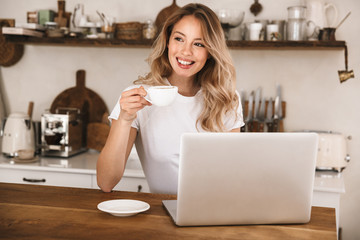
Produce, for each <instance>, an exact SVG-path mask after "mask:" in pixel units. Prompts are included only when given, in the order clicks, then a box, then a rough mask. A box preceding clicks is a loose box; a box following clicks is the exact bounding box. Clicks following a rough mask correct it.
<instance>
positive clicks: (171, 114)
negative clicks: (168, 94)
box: [109, 85, 244, 194]
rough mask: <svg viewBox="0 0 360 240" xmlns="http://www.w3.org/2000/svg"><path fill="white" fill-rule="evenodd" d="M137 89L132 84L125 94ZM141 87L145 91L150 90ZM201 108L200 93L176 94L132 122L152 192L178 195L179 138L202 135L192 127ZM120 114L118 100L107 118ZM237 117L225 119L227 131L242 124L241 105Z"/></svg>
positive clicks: (145, 86) (148, 108) (147, 108)
mask: <svg viewBox="0 0 360 240" xmlns="http://www.w3.org/2000/svg"><path fill="white" fill-rule="evenodd" d="M139 86H140V85H133V86H131V87H128V88H127V89H125V90H124V91H126V90H129V89H131V88H134V87H139ZM142 86H143V87H144V88H145V90H146V89H147V88H148V87H149V86H147V85H142ZM237 95H238V96H239V94H238V93H237ZM239 103H240V101H239ZM202 105H203V103H202V91H201V90H200V91H198V93H197V94H196V95H195V96H193V97H185V96H182V95H180V94H177V96H176V99H175V100H174V102H173V103H172V104H171V105H170V106H165V107H158V106H155V105H152V106H146V107H145V108H143V109H142V110H140V111H139V112H137V118H136V119H135V120H134V121H133V123H132V127H134V128H136V129H137V131H138V135H137V138H136V140H135V145H136V150H137V152H138V155H139V158H140V161H141V165H142V168H143V170H144V174H145V176H146V179H147V182H148V184H149V187H150V191H151V192H152V193H165V194H176V193H177V185H178V168H179V152H180V137H181V135H182V133H185V132H204V130H203V129H202V128H201V126H200V125H199V124H198V129H197V128H196V126H195V125H196V120H197V118H198V116H199V115H200V113H201V109H202ZM119 114H120V103H119V101H117V103H116V105H115V107H114V109H113V111H112V112H111V114H110V116H109V119H118V117H119ZM237 114H238V118H237V119H235V116H232V117H229V118H227V119H226V120H225V122H224V123H225V128H226V130H227V131H230V130H232V129H234V128H240V127H241V126H243V125H244V122H243V114H242V107H241V104H239V108H238V109H237ZM235 120H236V121H235Z"/></svg>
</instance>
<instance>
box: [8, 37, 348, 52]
mask: <svg viewBox="0 0 360 240" xmlns="http://www.w3.org/2000/svg"><path fill="white" fill-rule="evenodd" d="M5 37H6V40H7V41H9V42H12V43H18V44H32V45H53V46H76V47H81V46H85V47H136V48H150V47H151V45H152V43H153V41H152V40H139V41H135V40H120V39H85V38H47V37H44V38H37V37H28V36H18V35H5ZM227 44H228V46H229V48H230V49H279V50H282V49H284V50H285V49H292V50H296V49H299V50H300V49H309V50H318V49H320V50H321V49H324V50H331V49H344V48H345V46H346V43H345V41H228V42H227Z"/></svg>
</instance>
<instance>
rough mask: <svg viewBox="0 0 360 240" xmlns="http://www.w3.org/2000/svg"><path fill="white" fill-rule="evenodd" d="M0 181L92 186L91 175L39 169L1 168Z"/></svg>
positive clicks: (62, 185) (61, 185)
mask: <svg viewBox="0 0 360 240" xmlns="http://www.w3.org/2000/svg"><path fill="white" fill-rule="evenodd" d="M0 182H8V183H22V184H37V185H51V186H60V187H81V188H91V187H92V186H91V175H90V174H79V173H76V174H74V173H63V172H51V171H38V170H21V169H0Z"/></svg>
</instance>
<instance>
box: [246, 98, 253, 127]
mask: <svg viewBox="0 0 360 240" xmlns="http://www.w3.org/2000/svg"><path fill="white" fill-rule="evenodd" d="M253 104H254V91H251V93H250V96H249V101H248V114H247V117H246V120H245V123H246V126H247V129H246V131H247V132H252V131H253V125H252V120H253Z"/></svg>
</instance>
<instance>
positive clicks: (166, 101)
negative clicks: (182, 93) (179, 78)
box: [145, 86, 178, 107]
mask: <svg viewBox="0 0 360 240" xmlns="http://www.w3.org/2000/svg"><path fill="white" fill-rule="evenodd" d="M177 92H178V87H176V86H153V87H150V88H149V89H148V90H147V93H148V94H147V95H146V96H145V99H146V100H147V101H149V102H150V103H152V104H154V105H156V106H159V107H164V106H168V105H170V104H171V103H173V101H174V100H175V98H176V94H177Z"/></svg>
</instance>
